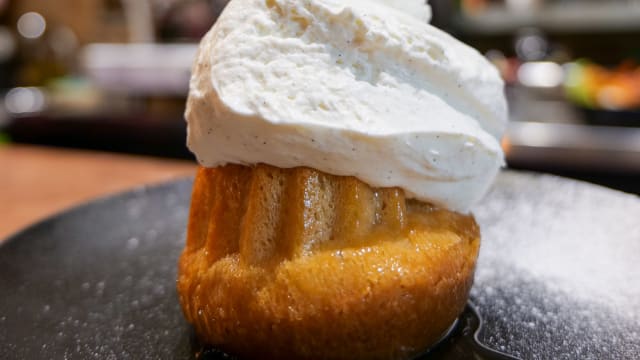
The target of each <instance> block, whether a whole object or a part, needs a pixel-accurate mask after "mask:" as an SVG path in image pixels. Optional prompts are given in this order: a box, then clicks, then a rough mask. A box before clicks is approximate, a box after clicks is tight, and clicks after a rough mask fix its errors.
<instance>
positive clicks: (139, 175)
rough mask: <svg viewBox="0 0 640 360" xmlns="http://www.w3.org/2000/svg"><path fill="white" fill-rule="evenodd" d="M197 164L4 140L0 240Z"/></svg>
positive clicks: (0, 160)
mask: <svg viewBox="0 0 640 360" xmlns="http://www.w3.org/2000/svg"><path fill="white" fill-rule="evenodd" d="M195 170H196V165H195V162H190V161H177V160H164V159H156V158H147V157H139V156H130V155H116V154H109V153H99V152H88V151H78V150H61V149H54V148H45V147H35V146H19V145H0V215H1V216H0V242H2V240H3V239H5V238H6V237H7V236H9V235H11V234H13V233H15V232H16V231H18V230H20V229H22V228H24V227H25V226H28V225H29V224H31V223H33V222H35V221H38V220H40V219H42V218H44V217H46V216H48V215H51V214H54V213H56V212H58V211H61V210H64V209H66V208H69V207H72V206H74V205H78V204H81V203H83V202H86V201H88V200H91V199H93V198H96V197H100V196H105V195H108V194H112V193H116V192H120V191H124V190H127V189H129V188H132V187H136V186H140V185H144V184H153V183H159V182H164V181H169V180H172V179H176V178H181V177H185V176H190V175H193V174H195Z"/></svg>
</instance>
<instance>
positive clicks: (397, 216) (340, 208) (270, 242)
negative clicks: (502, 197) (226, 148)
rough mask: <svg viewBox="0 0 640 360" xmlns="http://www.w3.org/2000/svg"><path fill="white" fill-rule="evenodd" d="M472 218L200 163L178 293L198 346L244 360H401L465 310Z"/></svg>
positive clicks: (349, 182)
mask: <svg viewBox="0 0 640 360" xmlns="http://www.w3.org/2000/svg"><path fill="white" fill-rule="evenodd" d="M478 248H479V230H478V226H477V225H476V223H475V221H474V219H473V217H472V216H466V215H461V214H458V213H455V212H451V211H447V210H443V209H439V208H437V207H434V206H431V205H429V204H425V203H419V202H417V201H414V200H407V199H405V196H404V194H403V191H402V190H400V189H396V188H388V189H376V188H371V187H370V186H368V185H367V184H365V183H363V182H361V181H359V180H357V179H356V178H352V177H339V176H332V175H328V174H325V173H322V172H320V171H316V170H313V169H309V168H294V169H280V168H276V167H271V166H267V165H257V166H255V167H245V166H239V165H228V166H225V167H220V168H200V169H199V171H198V174H197V176H196V180H195V184H194V189H193V197H192V204H191V215H190V219H189V228H188V238H187V246H186V248H185V250H184V253H183V254H182V257H181V259H180V266H179V278H178V291H179V295H180V301H181V304H182V307H183V310H184V313H185V315H186V318H187V319H188V321H189V322H190V323H192V324H193V325H194V326H195V328H196V332H197V334H198V335H199V337H200V338H201V340H203V341H204V342H206V343H209V344H212V345H214V346H216V347H218V348H220V349H222V350H224V351H227V352H229V353H231V354H234V355H238V356H240V357H241V358H247V359H267V358H271V359H285V358H287V359H288V358H296V359H403V358H408V357H410V356H411V355H414V354H416V353H419V352H421V351H424V350H425V349H427V348H428V347H429V346H430V345H431V344H433V343H434V342H435V341H437V340H438V339H439V338H440V337H441V336H442V334H443V333H444V332H445V331H446V330H447V329H448V328H449V327H450V325H451V324H452V323H453V321H454V320H455V318H456V317H457V316H458V315H459V314H460V312H461V311H462V309H463V307H464V305H465V302H466V300H467V296H468V293H469V290H470V287H471V284H472V281H473V272H474V267H475V263H476V258H477V254H478Z"/></svg>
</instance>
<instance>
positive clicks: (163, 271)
mask: <svg viewBox="0 0 640 360" xmlns="http://www.w3.org/2000/svg"><path fill="white" fill-rule="evenodd" d="M190 190H191V182H190V181H189V180H184V181H180V182H176V183H171V184H166V185H162V186H158V187H153V188H148V189H142V190H137V191H134V192H130V193H126V194H122V195H118V196H115V197H112V198H108V199H105V200H100V201H97V202H93V203H91V204H88V205H85V206H82V207H79V208H76V209H73V210H70V211H68V212H66V213H64V214H61V215H59V216H56V217H54V218H51V219H48V220H45V221H43V222H41V223H39V224H37V225H35V226H33V227H31V228H29V229H27V230H25V231H23V232H21V233H20V234H18V235H16V236H14V237H13V238H12V239H9V240H8V242H7V243H5V245H3V246H2V247H0V359H49V358H51V359H63V358H67V359H123V358H136V359H142V358H148V359H192V358H193V357H194V354H195V352H196V351H198V350H200V349H199V347H198V344H197V343H195V342H194V341H193V334H192V331H191V329H190V327H189V326H188V324H186V322H185V321H184V320H183V317H182V314H181V311H180V307H179V305H178V302H177V298H176V293H175V272H176V261H177V258H178V255H179V253H180V250H181V248H182V245H183V241H184V231H185V223H186V219H187V216H188V206H189V196H190ZM474 212H475V214H476V216H477V218H478V221H479V222H480V224H481V227H482V231H483V244H482V249H481V254H480V259H479V263H478V268H477V272H476V283H475V286H474V288H473V290H472V301H473V302H474V303H475V305H476V307H477V309H478V311H479V312H480V314H481V315H482V316H483V317H484V320H485V324H484V327H483V329H482V330H481V331H480V332H479V333H478V338H479V340H480V341H481V342H482V343H483V344H485V345H487V346H489V347H491V348H493V349H496V350H499V351H502V352H505V353H509V354H512V355H515V356H517V357H520V358H523V359H639V358H640V306H639V305H640V200H639V199H638V198H637V197H635V196H631V195H626V194H622V193H618V192H615V191H612V190H608V189H604V188H600V187H597V186H593V185H589V184H585V183H580V182H575V181H570V180H565V179H560V178H556V177H550V176H542V175H533V174H521V173H512V172H505V173H503V174H501V176H500V177H499V179H498V181H497V183H496V185H495V186H494V188H493V190H492V191H491V192H490V194H489V195H488V196H487V198H486V199H485V200H484V201H483V202H482V203H481V204H480V205H478V206H477V207H476V209H475V211H474ZM461 331H463V332H464V331H466V330H465V329H462V330H461ZM453 353H455V351H454V352H453ZM437 354H438V353H436V355H437ZM440 354H446V355H445V356H438V357H440V358H442V357H447V356H450V355H451V354H452V352H447V351H444V352H442V351H441V352H440ZM470 356H471V355H470ZM457 358H463V357H461V356H460V355H459V354H458V357H457Z"/></svg>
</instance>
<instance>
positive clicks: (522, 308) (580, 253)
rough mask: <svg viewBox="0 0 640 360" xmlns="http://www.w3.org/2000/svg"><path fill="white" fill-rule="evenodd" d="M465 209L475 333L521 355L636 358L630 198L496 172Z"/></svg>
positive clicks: (637, 241)
mask: <svg viewBox="0 0 640 360" xmlns="http://www.w3.org/2000/svg"><path fill="white" fill-rule="evenodd" d="M475 214H476V217H477V218H478V221H479V222H480V224H481V227H482V230H483V243H482V249H481V255H480V258H479V262H478V268H477V272H476V283H475V286H474V289H473V293H472V294H473V297H474V299H475V301H476V302H477V303H478V306H479V308H480V311H481V313H482V314H483V315H484V316H485V318H486V319H487V324H488V328H487V329H485V331H484V334H485V336H483V337H481V338H482V339H483V341H485V342H486V343H487V344H489V345H492V346H493V347H496V348H497V349H499V350H502V351H508V352H511V353H512V354H514V355H518V356H520V357H522V358H545V355H544V354H555V355H554V357H555V358H566V359H570V358H581V359H599V358H616V359H625V358H629V359H631V358H636V357H637V356H640V337H639V334H640V311H639V309H638V306H637V305H638V301H639V300H638V299H640V266H638V264H640V200H639V199H638V198H637V197H635V196H632V195H627V194H622V193H617V192H612V191H611V190H608V189H605V188H600V187H596V186H592V185H588V184H585V183H580V182H574V181H567V180H565V179H561V178H556V177H552V176H542V175H537V176H531V175H526V176H525V175H523V174H517V173H504V174H502V176H501V177H500V178H499V180H498V182H497V183H496V184H495V186H494V190H493V191H492V192H491V193H490V194H489V196H488V197H487V199H485V201H484V202H483V203H482V204H480V205H479V206H478V207H477V208H476V210H475ZM489 333H490V334H491V335H487V334H489ZM559 338H560V339H564V340H560V341H559ZM545 348H546V350H544V349H545ZM523 349H527V351H526V352H524V351H523ZM532 349H541V350H540V351H534V352H532ZM533 353H536V354H538V355H533Z"/></svg>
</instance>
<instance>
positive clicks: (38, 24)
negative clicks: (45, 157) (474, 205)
mask: <svg viewBox="0 0 640 360" xmlns="http://www.w3.org/2000/svg"><path fill="white" fill-rule="evenodd" d="M430 3H431V5H432V7H433V9H434V14H435V16H434V20H433V23H434V24H435V25H436V26H438V27H440V28H442V29H444V30H446V31H448V32H450V33H452V34H453V35H454V36H456V37H458V38H460V39H461V40H463V41H465V42H467V43H469V44H471V45H472V46H474V47H476V48H477V49H478V50H479V51H481V52H482V53H484V54H485V55H486V56H487V57H488V58H489V59H490V60H491V61H492V62H493V63H494V64H495V65H496V66H497V67H498V68H499V69H500V71H501V73H502V75H503V77H504V79H505V80H506V82H507V84H508V88H507V94H508V98H509V101H510V107H511V119H512V122H511V124H510V127H509V130H508V133H507V137H506V139H505V141H504V147H505V150H506V152H507V156H508V163H509V166H510V167H512V168H516V169H527V170H536V171H544V172H550V173H555V174H559V175H564V176H569V177H573V178H578V179H584V180H588V181H591V182H596V183H600V184H604V185H606V186H609V187H613V188H618V189H621V190H624V191H628V192H634V193H640V0H608V1H588V0H461V1H451V0H431V1H430ZM225 4H226V1H223V0H56V1H42V0H0V143H1V144H4V145H0V146H16V145H18V144H33V145H38V146H47V147H62V148H72V149H83V150H98V151H104V152H117V153H127V154H138V155H149V156H154V157H160V158H173V159H191V158H192V156H191V154H190V153H189V152H188V151H187V149H186V148H185V136H186V130H185V123H184V120H183V111H184V103H185V99H186V94H187V89H188V79H189V72H190V66H191V62H192V59H193V57H194V55H195V51H196V48H197V41H198V40H199V39H200V37H201V36H202V35H203V34H204V33H205V32H206V31H207V30H208V29H209V28H210V26H211V25H212V23H213V22H214V21H215V19H216V18H217V16H218V14H219V13H220V11H221V10H222V8H223V7H224V5H225ZM3 171H7V170H6V169H5V170H3ZM8 171H11V170H10V169H9V170H8Z"/></svg>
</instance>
